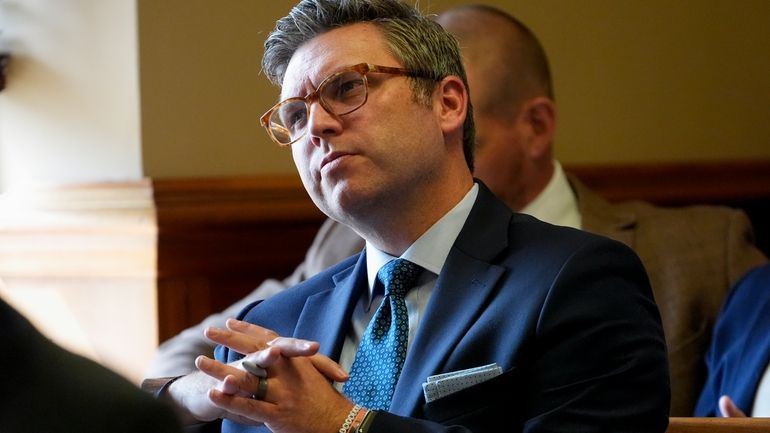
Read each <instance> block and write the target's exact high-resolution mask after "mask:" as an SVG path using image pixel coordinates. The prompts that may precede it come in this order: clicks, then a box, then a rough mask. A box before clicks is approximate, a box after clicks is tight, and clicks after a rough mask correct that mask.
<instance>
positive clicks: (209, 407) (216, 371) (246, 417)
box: [169, 319, 353, 433]
mask: <svg viewBox="0 0 770 433" xmlns="http://www.w3.org/2000/svg"><path fill="white" fill-rule="evenodd" d="M226 326H227V328H208V329H207V330H206V331H205V335H206V337H207V338H209V339H210V340H212V341H213V342H215V343H218V344H221V345H223V346H226V347H228V348H229V349H230V350H234V351H236V352H238V353H241V354H243V355H244V358H243V359H241V360H238V361H235V362H231V363H229V364H224V363H221V362H219V361H216V360H214V359H211V358H207V357H205V356H199V357H198V358H197V359H196V360H195V365H196V367H197V368H198V370H199V372H196V373H193V374H191V375H188V376H186V377H183V378H181V379H180V380H178V381H176V382H174V383H173V384H172V385H171V387H170V388H169V393H170V394H171V396H172V398H174V400H175V401H176V402H177V403H178V404H179V405H180V406H181V407H182V408H183V409H185V410H186V411H187V412H188V413H189V415H190V417H191V418H192V419H191V420H190V421H197V422H200V421H211V420H214V419H216V418H226V419H230V420H233V421H235V422H238V423H241V424H247V425H260V424H265V425H267V426H268V427H269V428H270V429H271V430H273V431H275V432H285V433H290V432H291V433H294V432H303V431H336V430H337V429H338V428H339V426H340V424H341V423H342V421H343V420H344V419H345V416H346V415H347V413H348V412H349V411H350V409H351V408H352V407H353V402H352V401H350V400H349V399H348V398H347V397H345V396H344V395H342V394H341V393H339V392H338V391H337V390H336V389H335V388H334V387H333V385H332V383H331V382H344V381H346V380H347V379H348V374H347V373H346V372H345V371H344V370H343V369H342V367H340V366H339V364H337V363H336V362H334V361H333V360H331V359H330V358H328V357H326V356H324V355H321V354H320V353H318V349H319V344H318V343H317V342H312V341H307V340H300V339H296V338H288V337H280V336H279V335H278V334H276V333H275V332H273V331H271V330H269V329H266V328H262V327H260V326H256V325H252V324H250V323H247V322H242V321H239V320H234V319H230V320H228V321H227V325H226ZM243 361H250V362H253V363H255V364H256V365H258V366H260V367H262V368H263V369H265V371H266V378H267V392H266V393H265V394H264V399H262V400H256V399H254V398H252V397H253V396H254V395H255V394H257V391H258V387H259V380H260V378H259V377H257V376H255V375H253V374H251V373H249V372H247V371H246V370H245V369H244V367H243V366H242V362H243Z"/></svg>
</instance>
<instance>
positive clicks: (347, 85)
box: [325, 75, 366, 102]
mask: <svg viewBox="0 0 770 433" xmlns="http://www.w3.org/2000/svg"><path fill="white" fill-rule="evenodd" d="M365 92H366V85H365V84H364V78H363V77H361V76H359V75H356V76H355V77H350V76H343V77H340V78H339V79H338V80H336V81H335V82H334V83H333V84H331V85H330V86H329V88H328V92H325V93H328V95H329V97H328V98H327V100H328V99H331V100H334V101H340V102H343V101H347V100H351V99H353V100H358V99H360V98H361V96H362V95H364V94H365Z"/></svg>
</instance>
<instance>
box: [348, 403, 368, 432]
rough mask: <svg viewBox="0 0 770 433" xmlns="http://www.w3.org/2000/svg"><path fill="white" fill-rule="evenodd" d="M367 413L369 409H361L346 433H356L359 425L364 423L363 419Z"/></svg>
mask: <svg viewBox="0 0 770 433" xmlns="http://www.w3.org/2000/svg"><path fill="white" fill-rule="evenodd" d="M368 413H369V409H367V408H365V407H362V408H361V410H360V411H358V413H357V414H356V417H355V418H353V422H351V423H350V428H349V429H348V431H347V433H358V431H359V430H358V429H359V427H360V426H361V423H363V422H364V419H365V418H366V415H367V414H368Z"/></svg>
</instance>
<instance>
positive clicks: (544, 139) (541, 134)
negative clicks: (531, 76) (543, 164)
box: [521, 96, 556, 159]
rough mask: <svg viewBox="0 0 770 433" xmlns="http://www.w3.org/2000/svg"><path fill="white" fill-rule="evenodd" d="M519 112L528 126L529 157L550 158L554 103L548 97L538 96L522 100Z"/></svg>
mask: <svg viewBox="0 0 770 433" xmlns="http://www.w3.org/2000/svg"><path fill="white" fill-rule="evenodd" d="M521 113H522V116H523V117H524V121H525V122H526V123H527V125H528V126H529V133H530V145H529V146H528V151H529V153H530V157H532V158H533V159H538V158H541V157H543V156H548V157H549V158H550V155H551V151H552V143H553V138H554V135H555V133H556V104H555V103H554V102H553V100H551V99H550V98H547V97H545V96H538V97H536V98H532V99H529V100H527V101H526V102H524V104H523V105H522V108H521Z"/></svg>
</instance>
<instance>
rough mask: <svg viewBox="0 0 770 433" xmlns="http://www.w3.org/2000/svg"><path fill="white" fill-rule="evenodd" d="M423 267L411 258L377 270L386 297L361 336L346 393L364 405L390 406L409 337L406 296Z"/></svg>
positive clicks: (394, 261) (378, 407)
mask: <svg viewBox="0 0 770 433" xmlns="http://www.w3.org/2000/svg"><path fill="white" fill-rule="evenodd" d="M421 270H422V268H420V267H419V266H417V265H415V264H414V263H412V262H410V261H407V260H404V259H396V260H392V261H390V262H388V263H387V264H385V266H383V267H382V268H381V269H380V271H379V272H377V278H378V279H379V280H380V281H381V282H382V284H383V286H384V287H385V297H384V298H383V300H382V304H380V307H379V308H378V309H377V312H375V313H374V317H372V321H371V322H369V326H367V328H366V331H365V332H364V335H363V337H362V338H361V345H360V346H359V347H358V352H357V353H356V358H355V360H353V366H352V367H351V368H350V379H348V381H347V382H345V386H344V388H343V390H344V392H345V394H346V395H347V396H348V397H350V398H351V399H352V400H353V401H354V402H356V403H358V404H360V405H361V406H364V407H366V408H369V409H375V410H386V409H388V408H389V407H390V399H391V398H392V397H393V391H394V390H395V389H396V382H398V376H399V375H400V374H401V367H403V365H404V359H406V347H407V341H408V339H409V314H408V313H407V311H406V302H405V301H404V296H406V292H407V290H409V289H410V288H411V287H412V286H413V285H414V283H415V281H416V280H417V276H419V275H420V271H421Z"/></svg>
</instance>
